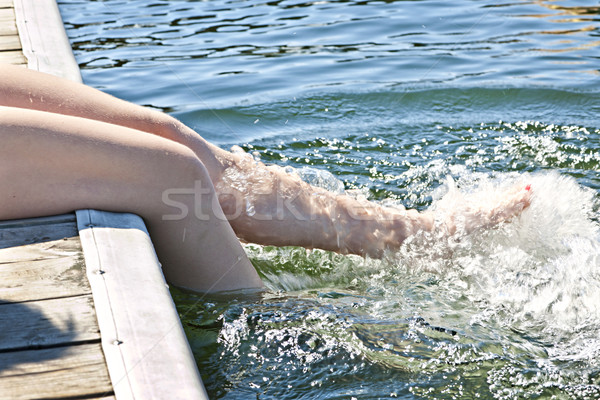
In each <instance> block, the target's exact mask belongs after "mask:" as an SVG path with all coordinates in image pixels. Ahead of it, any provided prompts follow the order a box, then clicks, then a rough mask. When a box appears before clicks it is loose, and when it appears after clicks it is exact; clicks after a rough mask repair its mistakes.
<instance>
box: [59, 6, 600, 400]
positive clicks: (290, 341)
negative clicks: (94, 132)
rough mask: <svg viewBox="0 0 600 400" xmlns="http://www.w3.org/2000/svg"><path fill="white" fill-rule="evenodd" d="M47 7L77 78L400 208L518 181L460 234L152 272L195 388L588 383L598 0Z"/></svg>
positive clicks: (489, 395)
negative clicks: (224, 280)
mask: <svg viewBox="0 0 600 400" xmlns="http://www.w3.org/2000/svg"><path fill="white" fill-rule="evenodd" d="M59 5H60V9H61V12H62V13H63V18H64V20H65V25H66V27H67V30H68V34H69V37H70V38H71V41H72V44H73V47H74V50H75V55H76V58H77V60H78V62H79V64H80V67H81V70H82V73H83V78H84V81H85V82H86V83H87V84H89V85H91V86H94V87H97V88H99V89H101V90H104V91H106V92H109V93H112V94H114V95H116V96H118V97H121V98H124V99H127V100H130V101H133V102H136V103H139V104H143V105H146V106H149V107H154V108H157V109H160V110H163V111H165V112H168V113H170V114H172V115H174V116H175V117H177V118H179V119H181V120H182V121H184V122H185V123H187V124H188V125H190V126H191V127H193V128H194V129H195V130H197V131H198V132H199V134H201V135H203V136H204V137H206V138H207V139H209V140H211V141H213V142H214V143H216V144H218V145H220V146H222V147H224V148H229V147H231V146H233V145H240V146H242V147H243V148H244V149H245V150H246V151H248V152H251V153H253V155H254V156H255V157H259V158H260V159H261V160H262V161H264V162H266V163H275V164H279V165H286V166H292V167H294V168H296V169H298V170H299V171H308V172H311V173H312V174H313V175H314V171H315V169H318V170H326V171H329V172H330V173H331V174H332V176H329V177H328V178H327V182H326V184H329V185H332V186H336V185H337V186H339V185H343V187H344V188H345V190H346V191H347V192H348V193H349V194H351V195H361V196H366V197H368V198H370V199H372V200H374V201H380V202H385V203H387V204H398V203H400V204H403V205H405V206H407V207H416V208H418V209H421V210H422V209H426V208H430V207H432V208H437V209H442V208H443V207H444V205H447V204H448V202H450V204H455V205H460V204H461V202H462V199H463V198H464V197H463V196H468V197H477V198H481V199H482V201H485V200H486V199H487V197H486V196H488V195H487V194H488V193H491V192H493V191H494V190H496V189H497V188H501V187H505V186H507V185H510V184H512V183H514V182H527V183H531V185H532V187H533V193H534V198H533V203H532V206H531V207H530V208H529V209H528V210H526V211H525V213H524V214H523V215H522V216H521V217H520V218H519V219H517V220H514V221H511V222H510V223H508V224H505V225H503V226H501V227H499V228H497V229H492V230H489V231H486V232H482V233H480V234H478V235H473V236H466V237H461V238H454V239H456V240H448V241H441V242H434V243H427V244H426V245H423V244H422V243H419V242H418V241H415V242H408V243H407V244H406V245H405V246H404V247H403V248H402V249H401V250H400V251H399V252H397V253H394V254H389V255H388V256H387V257H386V258H385V259H384V260H380V261H376V260H369V259H362V258H359V257H352V256H341V255H336V254H332V253H327V252H322V251H306V250H304V249H300V248H274V247H262V246H256V245H252V244H249V245H247V246H246V250H247V252H248V254H249V255H250V257H251V259H252V261H253V263H254V264H255V266H256V267H257V269H258V271H259V273H260V274H261V275H262V276H263V278H264V280H265V282H266V284H267V285H268V287H269V288H270V290H269V291H268V292H266V293H264V294H260V295H256V296H247V295H240V294H237V295H219V296H216V295H215V296H202V295H198V294H193V293H185V292H180V291H178V290H176V289H173V295H174V298H175V299H176V302H177V305H178V309H179V311H180V314H181V316H182V321H183V323H184V326H185V328H186V332H187V334H188V337H189V339H190V343H191V344H192V348H193V350H194V353H195V356H196V359H197V362H198V365H199V367H200V370H201V371H202V374H203V380H204V382H205V385H206V386H207V389H208V391H209V393H210V396H211V398H223V399H249V398H260V399H352V398H355V399H379V398H405V399H421V398H425V399H456V398H458V399H462V398H481V399H550V398H556V399H597V398H600V361H598V360H600V242H599V240H598V239H599V235H598V210H599V201H598V200H599V191H600V179H599V175H598V170H599V168H600V117H599V116H598V115H599V112H600V86H599V83H600V69H599V65H600V60H599V59H600V50H599V46H600V28H599V27H600V25H599V22H600V4H599V3H597V2H593V1H560V0H557V1H543V0H540V1H510V2H500V1H498V0H493V1H492V0H482V1H475V0H457V1H453V2H441V1H428V0H423V1H297V0H294V1H277V0H275V1H245V0H237V1H224V0H215V1H191V0H190V1H183V0H177V1H175V0H173V1H163V0H155V1H141V0H135V1H133V0H131V1H117V0H105V1H87V0H86V1H83V0H61V1H59ZM306 167H308V168H310V169H308V170H306V169H303V168H306ZM309 175H310V174H309ZM452 202H454V203H452Z"/></svg>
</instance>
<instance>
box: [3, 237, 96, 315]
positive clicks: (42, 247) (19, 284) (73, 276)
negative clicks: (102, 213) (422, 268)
mask: <svg viewBox="0 0 600 400" xmlns="http://www.w3.org/2000/svg"><path fill="white" fill-rule="evenodd" d="M51 226H52V225H49V227H51ZM89 293H91V289H90V286H89V283H88V280H87V278H86V272H85V262H84V259H83V254H82V252H81V242H80V240H79V237H71V238H67V239H60V240H54V241H49V242H43V243H36V244H30V245H27V246H17V247H12V248H5V249H0V304H2V303H4V302H18V301H32V300H42V299H51V298H57V297H67V296H78V295H82V294H89Z"/></svg>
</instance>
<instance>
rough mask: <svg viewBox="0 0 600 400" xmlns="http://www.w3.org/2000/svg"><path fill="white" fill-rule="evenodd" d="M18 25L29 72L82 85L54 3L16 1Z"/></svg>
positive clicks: (52, 1) (46, 1)
mask: <svg viewBox="0 0 600 400" xmlns="http://www.w3.org/2000/svg"><path fill="white" fill-rule="evenodd" d="M14 6H15V16H16V23H17V27H18V29H19V36H20V37H21V44H22V45H23V54H25V57H26V58H27V62H28V66H29V68H30V69H33V70H36V71H40V72H46V73H49V74H52V75H56V76H61V77H63V78H66V79H70V80H73V81H76V82H82V79H81V72H80V71H79V65H78V64H77V61H76V60H75V56H74V55H73V50H72V48H71V43H70V42H69V38H68V37H67V33H66V31H65V27H64V25H63V21H62V18H61V16H60V11H59V9H58V6H57V5H56V1H55V0H15V1H14Z"/></svg>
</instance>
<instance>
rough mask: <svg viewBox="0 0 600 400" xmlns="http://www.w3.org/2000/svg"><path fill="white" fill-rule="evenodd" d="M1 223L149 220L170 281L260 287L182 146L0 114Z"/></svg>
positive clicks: (47, 117) (86, 123)
mask: <svg viewBox="0 0 600 400" xmlns="http://www.w3.org/2000/svg"><path fill="white" fill-rule="evenodd" d="M0 142H1V143H2V145H1V146H0V219H14V218H27V217H34V216H41V215H52V214H57V213H64V212H70V211H73V210H76V209H81V208H96V209H101V210H107V211H120V212H132V213H136V214H138V215H140V216H141V217H142V218H144V220H145V222H146V224H147V226H148V230H149V232H150V235H151V237H152V240H153V243H154V244H155V247H156V250H157V254H158V256H159V259H160V260H161V263H162V264H163V268H164V272H165V276H166V278H167V280H168V281H169V282H171V283H173V284H175V285H178V286H182V287H187V288H190V289H195V290H201V291H211V290H229V289H238V288H247V287H260V286H261V285H262V284H261V282H260V279H259V278H258V275H257V274H256V271H255V270H254V268H253V267H252V265H251V263H250V262H249V260H248V259H247V257H246V255H245V253H244V250H243V248H242V247H241V245H240V243H239V241H238V239H237V238H236V237H235V235H234V232H233V230H232V229H231V226H230V225H229V223H228V222H227V220H226V219H225V217H224V215H223V212H222V210H221V208H220V206H219V204H218V201H217V199H216V193H215V191H214V188H213V185H212V183H211V181H210V178H209V175H208V173H207V171H206V168H205V167H204V165H203V164H202V162H201V161H200V160H199V159H198V158H197V157H196V155H195V154H194V153H193V152H192V151H190V150H189V149H188V148H186V147H185V146H181V145H179V144H177V143H175V142H172V141H169V140H165V139H163V138H161V137H158V136H155V135H151V134H148V133H144V132H139V131H133V130H131V129H128V128H124V127H121V126H116V125H111V124H107V123H102V122H98V121H90V120H86V119H82V118H76V117H68V116H63V115H57V114H52V113H45V112H40V111H32V110H24V109H18V108H12V107H0Z"/></svg>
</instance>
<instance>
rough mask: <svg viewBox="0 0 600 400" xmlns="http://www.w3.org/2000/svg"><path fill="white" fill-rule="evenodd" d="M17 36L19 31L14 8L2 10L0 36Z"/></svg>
mask: <svg viewBox="0 0 600 400" xmlns="http://www.w3.org/2000/svg"><path fill="white" fill-rule="evenodd" d="M16 34H18V31H17V23H16V21H15V12H14V10H13V9H12V8H0V36H4V35H16Z"/></svg>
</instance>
